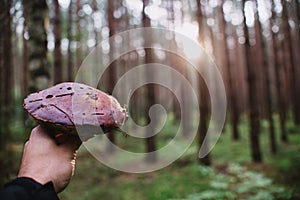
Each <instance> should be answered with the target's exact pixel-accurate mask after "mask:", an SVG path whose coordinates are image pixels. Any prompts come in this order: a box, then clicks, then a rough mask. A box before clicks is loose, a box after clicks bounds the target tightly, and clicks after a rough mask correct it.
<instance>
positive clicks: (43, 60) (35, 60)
mask: <svg viewBox="0 0 300 200" xmlns="http://www.w3.org/2000/svg"><path fill="white" fill-rule="evenodd" d="M23 4H25V6H24V8H25V10H24V12H25V17H27V19H26V22H27V27H28V35H29V40H28V56H29V61H28V66H29V73H30V77H29V78H30V80H29V91H30V92H36V91H38V90H42V89H45V88H47V87H48V86H49V83H50V73H49V71H50V70H49V69H50V64H49V62H48V60H47V33H46V28H45V25H46V24H45V22H46V19H47V13H48V6H47V3H46V0H31V1H23Z"/></svg>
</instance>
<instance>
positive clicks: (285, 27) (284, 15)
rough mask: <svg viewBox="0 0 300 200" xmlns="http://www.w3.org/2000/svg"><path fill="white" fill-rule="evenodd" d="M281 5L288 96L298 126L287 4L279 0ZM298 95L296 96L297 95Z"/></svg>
mask: <svg viewBox="0 0 300 200" xmlns="http://www.w3.org/2000/svg"><path fill="white" fill-rule="evenodd" d="M281 4H282V25H283V27H282V28H283V34H284V38H285V40H284V45H285V46H286V47H285V48H286V51H285V63H289V64H288V66H289V74H290V82H289V85H290V88H289V89H290V95H291V102H292V110H293V116H294V122H295V124H300V104H299V101H300V98H299V93H298V92H299V91H297V83H296V76H297V74H296V62H295V60H294V53H293V46H292V43H293V41H292V37H291V28H290V25H289V17H288V11H287V9H288V4H287V3H286V0H281ZM297 94H298V95H297Z"/></svg>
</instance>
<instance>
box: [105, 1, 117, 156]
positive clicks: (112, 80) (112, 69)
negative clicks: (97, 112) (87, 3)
mask: <svg viewBox="0 0 300 200" xmlns="http://www.w3.org/2000/svg"><path fill="white" fill-rule="evenodd" d="M114 11H115V4H114V1H111V0H107V15H108V16H107V17H108V27H109V37H112V36H114V35H115V34H116V21H115V18H114ZM115 51H116V49H115V43H114V41H112V43H111V44H110V49H109V56H110V58H111V59H112V58H113V55H114V53H115ZM108 76H109V78H108V80H107V86H106V89H107V92H108V93H109V94H112V92H113V89H114V86H115V84H116V62H115V61H113V62H112V63H111V64H110V66H109V68H108ZM107 136H108V139H109V140H110V141H111V142H112V143H115V142H116V141H115V140H116V139H115V132H113V131H112V132H110V133H108V135H107ZM107 149H108V151H109V152H112V151H113V148H112V145H110V144H109V145H108V146H107Z"/></svg>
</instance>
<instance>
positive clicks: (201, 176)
mask: <svg viewBox="0 0 300 200" xmlns="http://www.w3.org/2000/svg"><path fill="white" fill-rule="evenodd" d="M262 125H263V126H262V133H261V149H262V151H263V158H264V163H263V164H253V163H252V162H251V156H250V150H249V147H250V146H249V141H248V138H249V137H248V128H247V123H246V122H245V121H242V123H241V125H240V127H239V129H240V133H241V138H240V140H239V141H232V139H231V134H230V127H229V126H227V127H226V128H225V130H226V131H225V133H224V134H222V136H221V138H220V139H219V141H218V143H217V144H216V146H215V147H214V149H213V151H212V153H211V157H212V161H213V166H212V168H205V167H201V166H199V165H198V163H197V158H196V156H197V145H196V144H192V146H191V147H190V149H189V150H188V151H187V152H186V153H185V154H184V156H183V157H181V158H180V159H179V160H177V161H176V162H174V163H172V164H171V165H170V166H168V167H166V168H164V169H161V170H159V171H156V172H151V173H147V174H128V173H122V172H118V171H115V170H113V169H110V168H108V167H106V166H104V165H103V164H101V163H100V162H98V161H97V160H96V159H95V158H93V157H92V156H90V155H89V153H88V152H87V151H86V150H85V149H84V148H82V149H80V152H79V156H78V160H77V161H78V162H77V171H76V173H75V176H74V178H73V180H72V182H71V184H70V186H69V187H68V188H67V189H66V190H65V191H64V192H63V193H61V194H60V197H61V198H62V199H65V200H67V199H72V200H76V199H95V200H96V199H104V200H105V199H114V200H129V199H140V200H146V199H154V200H160V199H162V200H164V199H199V200H200V199H297V198H300V196H299V188H298V186H299V185H300V182H299V180H300V173H299V167H300V155H299V150H300V145H299V144H300V143H299V142H300V134H299V132H300V131H299V129H297V130H295V129H293V132H294V133H293V134H289V137H290V143H289V144H284V143H279V148H278V149H279V152H278V154H277V155H271V153H270V151H269V143H268V134H267V127H266V124H263V123H262ZM170 129H172V127H170ZM278 138H279V137H278ZM125 141H126V140H125ZM135 144H139V143H135ZM128 145H129V146H130V144H128ZM131 145H132V144H131ZM140 145H143V143H140ZM137 148H138V149H141V147H137ZM234 167H236V168H237V169H235V170H236V171H235V172H233V171H232V170H234Z"/></svg>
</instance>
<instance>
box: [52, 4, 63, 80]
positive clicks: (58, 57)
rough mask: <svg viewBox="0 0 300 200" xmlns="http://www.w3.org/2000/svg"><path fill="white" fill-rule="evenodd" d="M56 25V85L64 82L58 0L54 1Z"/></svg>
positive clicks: (54, 26) (54, 24) (54, 27)
mask: <svg viewBox="0 0 300 200" xmlns="http://www.w3.org/2000/svg"><path fill="white" fill-rule="evenodd" d="M53 3H54V13H55V14H54V23H53V32H54V38H55V47H54V84H57V83H60V82H62V80H63V76H62V75H63V71H62V54H61V23H60V18H61V15H60V8H59V3H58V0H54V1H53Z"/></svg>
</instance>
